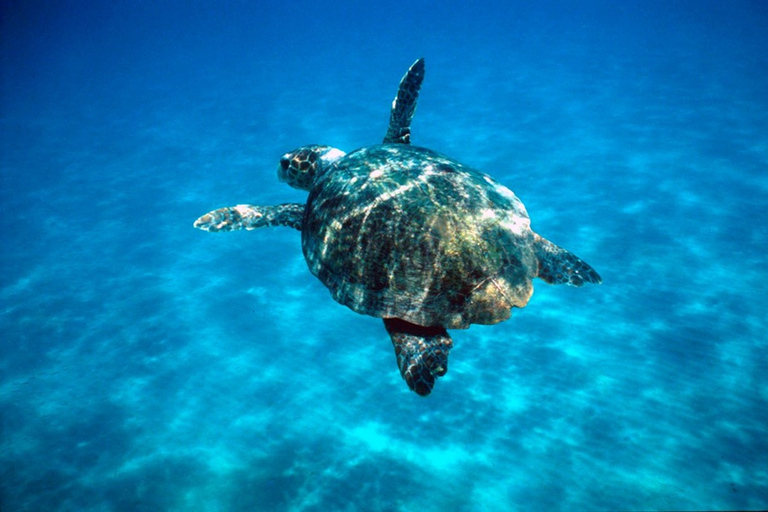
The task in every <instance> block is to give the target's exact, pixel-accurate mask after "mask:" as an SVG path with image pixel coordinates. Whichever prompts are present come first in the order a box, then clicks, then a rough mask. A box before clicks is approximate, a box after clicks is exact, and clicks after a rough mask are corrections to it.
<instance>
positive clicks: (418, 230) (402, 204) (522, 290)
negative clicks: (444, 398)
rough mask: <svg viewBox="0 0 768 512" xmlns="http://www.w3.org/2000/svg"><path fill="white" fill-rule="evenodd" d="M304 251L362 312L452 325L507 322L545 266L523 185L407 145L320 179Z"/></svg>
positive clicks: (371, 153) (343, 162)
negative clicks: (516, 188)
mask: <svg viewBox="0 0 768 512" xmlns="http://www.w3.org/2000/svg"><path fill="white" fill-rule="evenodd" d="M302 248H303V250H304V255H305V256H306V259H307V263H308V265H309V268H310V270H311V271H312V273H313V274H315V275H316V276H317V277H318V278H319V279H320V281H322V282H323V283H324V284H325V285H326V286H327V287H328V288H329V289H330V291H331V294H332V295H333V297H334V298H335V299H336V300H337V301H338V302H340V303H342V304H344V305H346V306H349V307H350V308H351V309H353V310H354V311H356V312H358V313H363V314H368V315H373V316H376V317H382V318H393V317H394V318H400V319H403V320H406V321H408V322H412V323H415V324H419V325H424V326H443V327H445V328H448V329H452V328H453V329H455V328H466V327H469V325H470V324H472V323H477V324H493V323H496V322H500V321H502V320H506V319H507V318H509V316H510V309H511V308H512V307H514V306H516V307H523V306H525V305H526V304H527V302H528V299H529V298H530V296H531V293H532V290H533V288H532V284H531V279H532V278H533V277H534V276H535V275H536V274H537V272H538V263H537V260H536V256H535V254H534V234H533V232H532V231H531V229H530V220H529V218H528V214H527V212H526V210H525V207H524V206H523V204H522V203H521V202H520V200H519V199H518V198H517V197H516V196H515V195H514V194H513V193H512V191H510V190H509V189H507V188H506V187H504V186H502V185H500V184H499V183H497V182H496V181H494V180H493V179H492V178H490V177H489V176H487V175H486V174H483V173H481V172H479V171H476V170H474V169H472V168H470V167H467V166H465V165H463V164H461V163H459V162H456V161H455V160H452V159H450V158H448V157H446V156H444V155H441V154H438V153H435V152H434V151H431V150H428V149H424V148H420V147H415V146H409V145H404V144H382V145H377V146H371V147H367V148H363V149H359V150H357V151H354V152H352V153H350V154H348V155H346V156H345V157H343V158H341V159H340V160H339V161H338V162H337V163H336V164H335V165H333V166H331V167H329V168H328V169H325V170H324V171H323V172H321V173H320V174H319V175H318V176H316V181H315V185H314V187H313V188H312V190H311V192H310V196H309V201H308V203H307V210H306V213H305V218H304V229H303V230H302Z"/></svg>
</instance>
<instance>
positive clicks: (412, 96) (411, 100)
mask: <svg viewBox="0 0 768 512" xmlns="http://www.w3.org/2000/svg"><path fill="white" fill-rule="evenodd" d="M422 81H424V59H423V58H421V59H419V60H417V61H416V62H414V63H413V64H412V65H411V67H410V68H408V71H407V72H406V73H405V76H403V79H402V80H400V87H399V88H398V89H397V96H395V100H394V101H393V102H392V112H391V113H390V115H389V130H387V136H386V137H384V143H385V144H389V143H392V144H410V143H411V119H413V114H414V113H415V112H416V100H417V99H419V89H421V82H422Z"/></svg>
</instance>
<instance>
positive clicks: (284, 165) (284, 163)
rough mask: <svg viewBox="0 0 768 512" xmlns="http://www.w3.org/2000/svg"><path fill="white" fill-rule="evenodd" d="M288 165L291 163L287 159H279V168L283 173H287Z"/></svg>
mask: <svg viewBox="0 0 768 512" xmlns="http://www.w3.org/2000/svg"><path fill="white" fill-rule="evenodd" d="M290 165H291V161H290V160H289V159H288V158H286V157H283V158H281V159H280V167H282V168H283V170H284V171H287V170H288V167H290Z"/></svg>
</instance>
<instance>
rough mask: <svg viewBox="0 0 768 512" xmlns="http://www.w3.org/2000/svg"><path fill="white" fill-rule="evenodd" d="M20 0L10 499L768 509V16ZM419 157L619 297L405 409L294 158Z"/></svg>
mask: <svg viewBox="0 0 768 512" xmlns="http://www.w3.org/2000/svg"><path fill="white" fill-rule="evenodd" d="M532 4H534V3H531V2H473V3H471V4H470V3H464V2H456V1H454V2H437V1H430V0H423V1H416V2H410V3H398V4H395V3H390V2H359V3H357V2H356V3H351V2H350V3H347V2H338V3H333V2H325V1H313V2H277V1H261V2H245V1H242V2H236V1H222V2H212V1H211V2H203V1H191V2H170V1H169V2H148V1H115V2H84V1H59V2H45V1H41V0H32V1H20V0H10V1H4V2H3V3H2V6H1V7H0V9H2V11H1V12H0V21H1V23H2V25H1V26H0V42H1V45H2V46H1V47H0V51H1V53H0V58H1V60H0V70H1V72H2V90H1V91H2V93H1V94H2V96H0V109H1V110H0V116H1V120H0V143H1V144H2V146H0V209H1V211H2V219H3V222H2V228H0V229H2V235H1V238H0V261H1V262H2V274H1V276H0V285H1V289H0V337H1V340H0V510H2V511H3V512H15V511H49V510H51V511H52V510H56V511H59V510H60V511H83V510H94V511H137V510H148V511H149V510H152V511H156V510H168V511H186V510H194V511H229V510H233V511H235V510H237V511H241V510H260V511H261V510H265V511H267V510H269V511H272V510H275V511H280V510H291V511H312V510H317V511H320V510H322V511H326V510H350V511H351V510H371V511H377V510H380V511H394V510H400V511H410V510H421V511H433V510H434V511H438V510H439V511H485V510H487V511H491V510H558V509H559V510H696V509H718V510H720V509H765V508H768V484H767V483H766V482H768V403H767V402H768V377H767V376H766V375H767V374H768V353H767V351H766V349H767V348H768V339H767V338H766V334H765V333H766V328H767V327H768V319H767V316H766V313H765V311H766V309H768V294H766V291H765V284H764V283H765V282H766V281H767V280H768V270H766V252H767V251H768V241H767V240H768V222H766V220H767V219H768V129H767V127H768V32H766V31H765V27H766V26H767V25H768V4H766V3H764V2H760V1H754V2H749V1H733V2H714V1H711V2H710V1H690V2H683V1H673V2H664V3H663V4H664V5H662V2H654V1H637V2H608V1H605V2H602V1H601V2H556V1H547V2H536V3H535V6H534V5H532ZM422 56H423V57H425V59H426V65H427V70H426V78H425V82H424V86H423V88H422V93H421V97H420V100H419V107H418V110H417V113H416V117H415V120H414V123H413V135H412V137H413V141H414V143H417V144H419V145H423V146H427V147H430V148H433V149H435V150H437V151H440V152H442V153H446V154H449V155H451V156H453V157H455V158H457V159H459V160H461V161H463V162H465V163H467V164H469V165H471V166H473V167H476V168H479V169H481V170H483V171H485V172H488V173H489V174H491V175H492V176H494V177H495V178H496V179H497V180H499V181H501V182H502V183H504V184H505V185H507V186H509V187H510V188H512V189H513V190H514V191H515V193H516V194H517V195H518V196H519V197H520V198H521V199H522V200H523V201H524V202H525V204H526V206H527V208H528V211H529V213H530V215H531V218H532V223H533V227H534V229H536V231H537V232H539V233H541V234H542V235H543V236H545V237H547V238H548V239H550V240H552V241H553V242H555V243H557V244H559V245H562V246H564V247H566V248H568V249H570V250H572V251H573V252H575V253H576V254H578V255H579V256H580V257H582V258H584V259H585V260H586V261H588V262H589V263H590V264H591V265H593V266H594V267H595V268H596V269H597V270H598V272H600V274H601V275H602V277H603V280H604V283H603V284H602V285H601V286H585V287H583V288H571V287H563V286H558V287H554V286H548V285H546V284H545V283H544V282H542V281H540V280H537V281H536V282H535V288H536V291H535V293H534V296H533V298H532V300H531V302H530V304H529V305H528V307H527V308H525V309H522V310H515V311H514V312H513V315H512V318H511V320H509V321H507V322H504V323H501V324H498V325H494V326H472V327H471V328H470V329H468V330H462V331H452V333H451V334H452V336H453V340H454V343H455V348H454V350H453V352H452V355H451V365H450V371H449V372H448V374H447V375H446V376H445V377H443V378H442V379H440V380H439V381H438V383H437V385H436V387H435V391H434V392H433V393H432V395H431V396H429V397H428V398H421V397H419V396H417V395H415V394H414V393H412V392H410V391H409V390H408V389H407V387H406V386H405V384H404V383H403V381H402V379H401V377H400V375H399V373H398V370H397V366H396V362H395V357H394V353H393V350H392V345H391V342H390V340H389V338H388V336H387V333H386V332H385V330H384V328H383V326H382V324H381V321H380V320H379V319H376V318H373V317H366V316H361V315H357V314H355V313H353V312H352V311H350V310H349V309H347V308H346V307H344V306H341V305H339V304H337V303H335V302H334V301H333V300H332V299H331V297H330V295H329V293H328V291H327V290H326V289H325V288H324V287H323V285H322V284H321V283H320V282H319V281H317V280H316V279H315V278H314V277H313V276H312V275H311V274H310V273H309V271H308V270H307V268H306V264H305V262H304V260H303V257H302V254H301V248H300V235H299V233H298V232H297V231H295V230H291V229H287V228H272V229H268V230H259V231H252V232H236V233H226V234H210V233H204V232H202V231H199V230H195V229H193V227H192V222H193V221H194V220H195V219H196V218H197V217H198V216H199V215H202V214H203V213H206V212H207V211H209V210H211V209H213V208H217V207H221V206H226V205H231V204H237V203H253V204H276V203H283V202H300V201H303V200H304V199H305V198H306V194H305V193H302V192H300V191H297V190H294V189H290V188H288V187H287V186H285V185H284V184H282V183H279V182H278V181H277V179H276V176H275V169H276V167H277V163H278V160H279V158H280V156H281V155H282V154H283V153H285V152H286V151H288V150H291V149H293V148H295V147H298V146H301V145H304V144H308V143H324V144H331V145H333V146H336V147H339V148H342V149H344V150H347V151H348V150H351V149H354V148H356V147H360V146H364V145H368V144H372V143H377V142H379V141H380V140H381V139H382V137H383V136H384V133H385V132H386V129H387V122H388V118H389V107H390V104H391V101H392V98H393V96H394V93H395V91H396V88H397V83H398V81H399V80H400V78H401V76H402V75H403V73H404V72H405V70H406V69H407V68H408V66H409V65H410V64H411V63H412V62H413V61H414V60H415V59H416V58H418V57H422Z"/></svg>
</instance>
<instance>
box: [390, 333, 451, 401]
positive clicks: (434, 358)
mask: <svg viewBox="0 0 768 512" xmlns="http://www.w3.org/2000/svg"><path fill="white" fill-rule="evenodd" d="M384 327H386V329H387V332H388V333H389V336H390V337H391V338H392V344H393V345H394V346H395V356H397V366H398V367H399V368H400V375H402V376H403V379H405V382H406V384H408V387H409V388H411V390H412V391H415V392H416V394H418V395H421V396H427V395H429V394H430V393H431V392H432V388H433V387H434V386H435V380H436V379H437V378H438V377H442V376H443V375H445V374H446V372H447V371H448V354H449V353H450V351H451V349H452V348H453V341H452V340H451V337H450V336H449V335H448V332H446V330H445V329H444V328H442V327H422V326H420V325H416V324H412V323H409V322H406V321H405V320H400V319H399V318H385V319H384Z"/></svg>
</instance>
